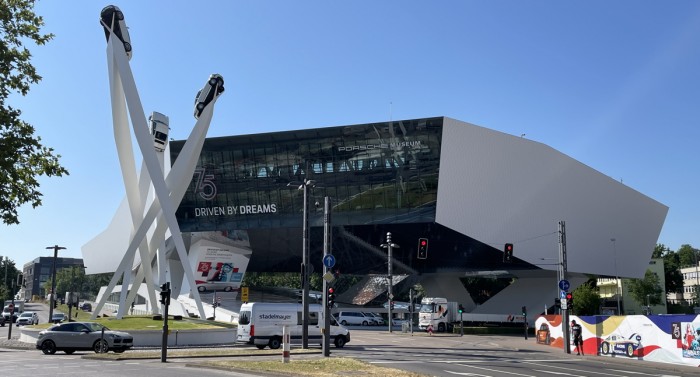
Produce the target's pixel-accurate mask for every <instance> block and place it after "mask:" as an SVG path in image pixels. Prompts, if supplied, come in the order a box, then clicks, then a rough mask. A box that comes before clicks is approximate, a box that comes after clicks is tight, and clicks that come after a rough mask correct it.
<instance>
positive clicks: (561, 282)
mask: <svg viewBox="0 0 700 377" xmlns="http://www.w3.org/2000/svg"><path fill="white" fill-rule="evenodd" d="M569 288H571V284H569V281H568V280H564V279H562V280H559V289H561V290H562V291H568V290H569Z"/></svg>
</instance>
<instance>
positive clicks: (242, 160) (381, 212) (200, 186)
mask: <svg viewBox="0 0 700 377" xmlns="http://www.w3.org/2000/svg"><path fill="white" fill-rule="evenodd" d="M441 135H442V118H430V119H418V120H408V121H396V122H386V123H372V124H363V125H354V126H342V127H330V128H322V129H310V130H301V131H289V132H278V133H269V134H258V135H246V136H231V137H224V138H211V139H207V140H206V141H205V143H204V147H203V150H202V153H201V155H200V159H199V162H198V165H197V168H196V169H195V174H194V177H193V180H192V182H191V184H190V186H189V188H188V190H187V193H186V194H185V197H184V198H183V200H182V202H181V204H180V207H179V209H178V211H177V217H178V222H179V224H180V229H181V230H182V231H183V232H191V231H213V230H222V229H256V228H284V227H299V226H301V221H302V216H300V213H301V212H302V211H303V192H302V191H301V190H299V189H298V188H299V187H300V185H302V183H303V182H304V181H305V180H313V181H314V182H315V185H314V187H313V188H310V189H309V190H308V191H309V195H310V200H309V202H310V206H311V208H313V207H314V206H315V203H319V206H320V207H322V206H323V197H325V196H328V197H330V198H331V202H332V207H333V210H332V211H333V225H334V226H342V225H360V224H388V223H424V222H433V221H434V220H435V208H436V200H437V182H438V173H439V160H440V139H441ZM182 146H183V142H181V141H180V142H172V143H171V153H172V160H173V161H174V160H175V158H177V155H178V153H179V151H180V150H181V149H182ZM312 225H313V224H312Z"/></svg>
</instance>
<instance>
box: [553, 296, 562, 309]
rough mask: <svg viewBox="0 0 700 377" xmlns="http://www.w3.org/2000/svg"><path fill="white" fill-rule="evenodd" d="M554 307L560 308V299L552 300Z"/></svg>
mask: <svg viewBox="0 0 700 377" xmlns="http://www.w3.org/2000/svg"><path fill="white" fill-rule="evenodd" d="M554 307H555V308H561V299H560V298H555V299H554Z"/></svg>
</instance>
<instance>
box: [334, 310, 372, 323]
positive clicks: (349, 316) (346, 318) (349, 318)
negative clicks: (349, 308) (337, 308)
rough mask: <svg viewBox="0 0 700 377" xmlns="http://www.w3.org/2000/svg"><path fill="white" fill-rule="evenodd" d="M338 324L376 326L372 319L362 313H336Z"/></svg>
mask: <svg viewBox="0 0 700 377" xmlns="http://www.w3.org/2000/svg"><path fill="white" fill-rule="evenodd" d="M336 316H337V319H338V322H339V323H340V324H341V325H343V326H347V325H361V326H373V325H376V324H377V321H375V320H374V317H371V316H369V315H368V314H365V313H362V312H345V311H342V312H338V313H336Z"/></svg>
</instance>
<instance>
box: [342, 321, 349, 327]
mask: <svg viewBox="0 0 700 377" xmlns="http://www.w3.org/2000/svg"><path fill="white" fill-rule="evenodd" d="M340 324H341V325H343V326H347V325H348V321H346V320H342V321H340Z"/></svg>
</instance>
